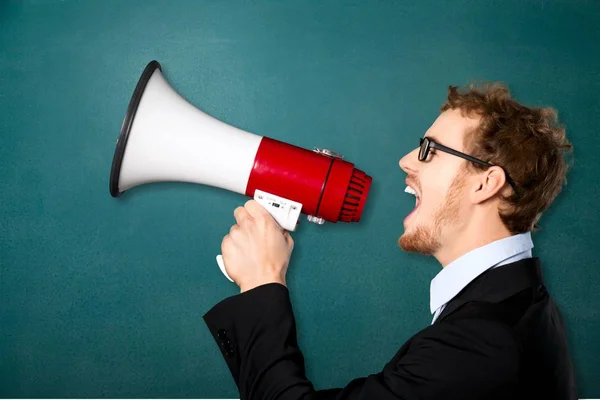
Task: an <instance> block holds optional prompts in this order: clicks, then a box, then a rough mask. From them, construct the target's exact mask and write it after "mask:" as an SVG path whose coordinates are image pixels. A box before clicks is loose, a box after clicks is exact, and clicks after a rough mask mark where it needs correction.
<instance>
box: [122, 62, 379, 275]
mask: <svg viewBox="0 0 600 400" xmlns="http://www.w3.org/2000/svg"><path fill="white" fill-rule="evenodd" d="M161 71H162V68H161V66H160V64H159V63H158V62H157V61H151V62H150V63H149V64H148V65H147V66H146V68H145V69H144V72H143V73H142V75H141V77H140V79H139V81H138V83H137V86H136V87H135V91H134V92H133V96H132V97H131V101H130V102H129V107H128V108H127V113H126V115H125V119H124V121H123V125H122V126H121V133H120V135H119V139H118V141H117V145H116V149H115V153H114V157H113V162H112V168H111V171H110V194H111V195H112V196H113V197H119V196H120V195H121V194H122V193H123V192H124V191H126V190H127V189H130V188H132V187H134V186H138V185H142V184H145V183H150V182H164V181H178V182H191V183H198V184H202V185H210V186H215V187H219V188H222V189H226V190H230V191H233V192H237V193H240V194H243V195H246V196H249V197H253V198H254V199H256V200H257V201H258V202H259V203H260V204H261V205H263V206H264V207H265V208H266V209H267V211H269V213H270V214H271V215H272V216H273V217H274V219H275V220H276V221H277V222H278V223H279V225H281V227H282V228H284V229H287V230H289V231H293V230H295V228H296V224H297V223H298V218H299V217H300V213H304V214H306V215H307V216H308V220H309V221H311V222H314V223H317V224H323V223H325V221H329V222H338V221H343V222H358V221H359V220H360V217H361V215H362V211H363V208H364V206H365V202H366V200H367V195H368V193H369V188H370V186H371V177H370V176H368V175H366V174H365V173H364V172H363V171H361V170H358V169H356V168H354V164H351V163H349V162H347V161H344V160H343V159H342V156H341V155H339V154H337V153H335V152H332V151H329V150H327V149H319V148H315V149H314V150H306V149H303V148H300V147H297V146H294V145H291V144H288V143H284V142H280V141H278V140H275V139H271V138H268V137H265V136H259V135H255V134H253V133H249V132H246V131H243V130H241V129H238V128H235V127H233V126H231V125H228V124H226V123H224V122H222V121H219V120H217V119H215V118H213V117H211V116H209V115H207V114H206V113H204V112H202V111H201V110H199V109H198V108H196V107H194V106H193V105H191V104H190V103H188V102H187V101H186V100H185V99H184V98H183V97H181V96H180V95H179V94H178V93H177V92H175V90H174V89H173V88H172V87H171V86H170V85H169V83H168V82H167V81H166V80H165V78H164V77H163V75H162V73H161ZM217 263H218V264H219V267H220V268H221V271H223V273H224V274H225V276H226V277H227V278H228V279H229V280H231V278H230V277H229V276H228V275H227V272H226V270H225V267H224V265H223V262H222V257H221V256H217Z"/></svg>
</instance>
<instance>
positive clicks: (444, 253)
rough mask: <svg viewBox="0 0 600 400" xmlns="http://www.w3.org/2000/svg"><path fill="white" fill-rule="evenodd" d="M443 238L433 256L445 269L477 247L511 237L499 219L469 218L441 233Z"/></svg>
mask: <svg viewBox="0 0 600 400" xmlns="http://www.w3.org/2000/svg"><path fill="white" fill-rule="evenodd" d="M443 235H444V237H445V238H447V239H445V240H444V242H443V245H442V246H441V247H440V249H439V250H438V251H437V252H436V253H435V254H434V257H435V258H436V259H437V260H438V262H439V263H440V264H441V265H442V268H444V267H446V266H447V265H448V264H450V263H451V262H452V261H454V260H456V259H457V258H459V257H460V256H462V255H464V254H466V253H468V252H469V251H471V250H474V249H476V248H478V247H482V246H485V245H486V244H489V243H492V242H495V241H496V240H500V239H504V238H506V237H509V236H512V234H511V233H510V232H509V231H508V229H506V227H505V226H504V224H503V223H502V221H501V220H500V217H497V218H494V219H493V221H490V218H489V217H488V218H483V217H482V218H477V217H476V216H475V217H473V218H471V220H470V222H469V223H467V224H465V225H461V226H459V227H457V229H453V230H452V231H450V230H448V231H447V232H443Z"/></svg>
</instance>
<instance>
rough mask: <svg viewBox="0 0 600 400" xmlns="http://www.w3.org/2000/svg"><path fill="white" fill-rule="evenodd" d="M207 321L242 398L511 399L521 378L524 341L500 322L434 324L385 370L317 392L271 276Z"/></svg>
mask: <svg viewBox="0 0 600 400" xmlns="http://www.w3.org/2000/svg"><path fill="white" fill-rule="evenodd" d="M204 320H205V323H206V324H207V326H208V328H209V330H210V332H211V333H212V334H213V337H214V338H215V340H216V341H217V344H218V345H219V347H220V349H221V352H222V353H223V356H224V358H225V361H226V363H227V366H228V367H229V370H230V371H231V374H232V376H233V378H234V380H235V382H236V384H237V387H238V389H239V392H240V397H241V400H250V399H251V400H263V399H269V400H275V399H278V400H283V399H285V400H299V399H303V400H334V399H335V400H342V399H348V400H350V399H352V400H358V399H383V400H388V399H389V400H392V399H422V398H427V399H437V398H440V399H442V398H443V399H444V400H447V399H448V398H461V399H471V398H473V399H476V398H483V397H485V398H496V397H497V398H509V397H510V394H511V393H513V392H512V391H513V390H514V387H515V386H516V384H517V374H518V358H519V348H518V343H517V342H516V340H515V338H514V337H513V335H512V333H511V331H510V330H509V329H508V327H505V326H504V325H502V324H501V323H498V322H495V321H488V320H476V319H472V320H455V321H453V322H451V323H440V324H436V325H433V326H430V327H428V328H426V329H425V330H424V331H422V332H421V333H420V334H419V335H417V336H416V337H415V339H414V340H412V342H411V343H410V345H409V348H408V350H406V351H405V352H403V354H402V355H399V354H397V355H396V356H395V357H394V358H393V359H392V360H391V361H390V362H389V363H388V364H387V365H386V366H385V367H384V368H383V370H382V371H381V372H379V373H376V374H372V375H369V376H367V377H361V378H357V379H354V380H352V381H351V382H350V383H349V384H348V385H346V386H345V387H343V388H336V389H328V390H318V391H317V390H315V389H314V387H313V385H312V383H311V382H310V381H309V380H308V379H307V377H306V375H305V368H304V358H303V356H302V352H301V351H300V349H299V347H298V343H297V339H296V323H295V320H294V314H293V311H292V305H291V302H290V297H289V292H288V289H287V288H286V287H285V286H283V285H280V284H277V283H270V284H266V285H262V286H259V287H257V288H254V289H252V290H249V291H247V292H244V293H241V294H239V295H236V296H233V297H229V298H227V299H225V300H223V301H221V302H220V303H218V304H217V305H216V306H214V307H213V308H212V309H211V310H210V311H209V312H208V313H206V314H205V315H204ZM373 345H374V346H376V345H377V343H374V344H373Z"/></svg>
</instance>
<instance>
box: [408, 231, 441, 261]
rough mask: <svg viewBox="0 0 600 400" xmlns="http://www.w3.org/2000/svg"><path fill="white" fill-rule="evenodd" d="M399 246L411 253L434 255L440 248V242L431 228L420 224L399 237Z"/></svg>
mask: <svg viewBox="0 0 600 400" xmlns="http://www.w3.org/2000/svg"><path fill="white" fill-rule="evenodd" d="M398 246H400V248H401V249H402V250H404V251H406V252H409V253H421V254H425V255H433V254H434V253H435V252H436V251H437V249H439V247H440V243H439V241H438V240H437V239H436V238H435V237H434V236H433V234H432V233H431V231H430V230H429V229H426V228H424V227H422V226H418V227H416V228H413V229H410V230H408V231H406V232H404V234H403V235H402V236H400V238H399V239H398Z"/></svg>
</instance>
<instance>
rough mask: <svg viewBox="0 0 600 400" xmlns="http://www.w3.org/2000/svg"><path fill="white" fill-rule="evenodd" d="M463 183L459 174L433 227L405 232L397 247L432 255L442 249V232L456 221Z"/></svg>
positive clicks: (436, 213)
mask: <svg viewBox="0 0 600 400" xmlns="http://www.w3.org/2000/svg"><path fill="white" fill-rule="evenodd" d="M464 183H465V175H464V174H463V173H459V174H458V176H457V177H456V178H455V179H454V181H453V182H452V185H450V189H448V196H447V198H446V201H445V202H444V205H443V206H441V207H440V208H438V210H437V211H436V212H435V215H434V218H433V225H419V226H416V227H414V228H413V229H411V230H410V231H408V232H405V233H404V234H403V235H402V236H400V238H399V239H398V245H399V246H400V248H401V249H402V250H404V251H406V252H411V253H421V254H425V255H434V254H435V253H437V252H438V251H439V250H440V248H441V247H442V230H443V228H444V227H446V226H450V225H452V224H454V223H456V222H457V221H458V218H459V206H460V204H459V203H460V202H459V199H460V192H461V189H462V188H463V186H464Z"/></svg>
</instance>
